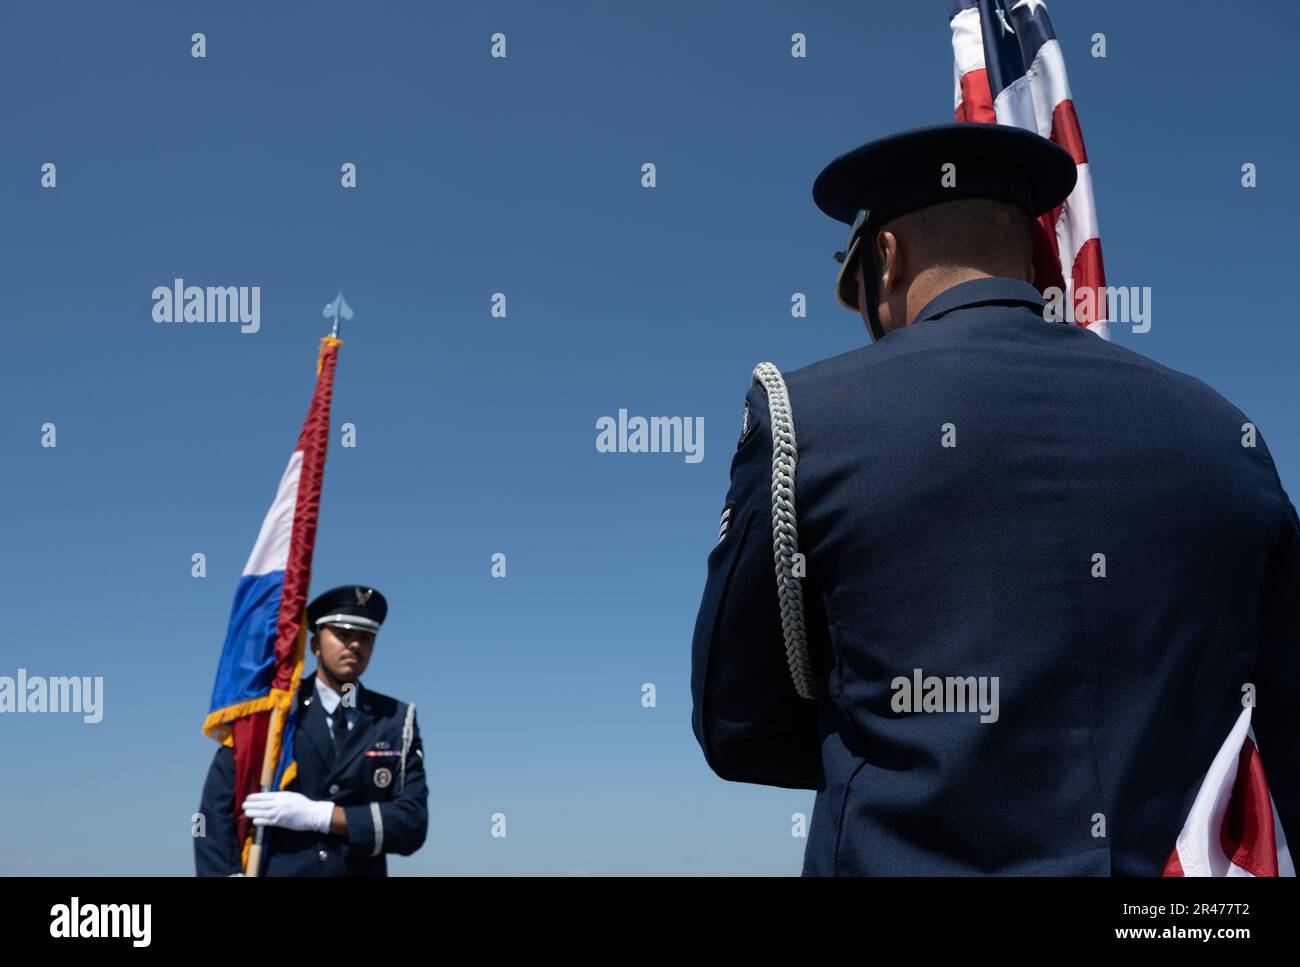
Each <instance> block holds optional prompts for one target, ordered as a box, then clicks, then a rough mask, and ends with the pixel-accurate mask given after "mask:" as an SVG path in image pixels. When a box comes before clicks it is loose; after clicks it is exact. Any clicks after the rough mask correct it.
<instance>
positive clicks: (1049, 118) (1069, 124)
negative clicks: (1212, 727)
mask: <svg viewBox="0 0 1300 967" xmlns="http://www.w3.org/2000/svg"><path fill="white" fill-rule="evenodd" d="M950 14H951V21H950V23H951V26H952V50H953V57H954V69H953V76H954V78H955V87H956V91H955V94H954V100H955V103H956V111H957V120H958V121H982V122H986V123H996V124H1012V125H1015V126H1016V127H1021V128H1026V129H1028V130H1030V131H1035V132H1037V133H1038V134H1040V135H1042V136H1043V137H1045V138H1051V139H1052V140H1053V141H1055V142H1056V143H1057V144H1059V145H1060V146H1061V147H1063V148H1065V150H1067V151H1069V152H1070V154H1071V156H1073V158H1074V161H1075V164H1077V165H1078V166H1079V180H1078V183H1077V184H1076V185H1075V187H1074V191H1073V192H1071V194H1070V197H1069V198H1067V199H1066V201H1065V203H1064V204H1063V205H1060V206H1059V207H1057V208H1056V209H1054V210H1053V211H1051V212H1048V213H1047V214H1046V215H1042V216H1040V217H1039V219H1038V223H1037V226H1036V238H1035V246H1034V249H1035V251H1034V277H1035V280H1036V282H1037V284H1038V287H1039V288H1040V289H1044V290H1045V289H1048V288H1050V287H1053V286H1055V287H1057V288H1059V289H1062V290H1063V291H1064V292H1066V293H1067V299H1069V300H1070V302H1071V304H1073V305H1074V306H1075V307H1076V308H1075V319H1076V321H1077V322H1078V324H1079V325H1085V326H1087V327H1088V328H1089V329H1091V330H1092V331H1093V332H1095V333H1097V334H1098V335H1100V336H1101V337H1102V338H1104V339H1109V338H1110V333H1109V328H1108V323H1107V320H1106V300H1105V298H1104V296H1102V297H1100V298H1098V297H1097V294H1099V293H1103V292H1104V290H1105V286H1106V273H1105V269H1104V268H1103V266H1102V261H1101V239H1100V238H1099V236H1098V232H1097V205H1096V201H1095V200H1094V199H1093V195H1092V175H1091V173H1090V171H1089V167H1088V154H1087V152H1086V151H1085V150H1084V147H1083V133H1082V132H1081V131H1080V130H1079V118H1078V115H1077V114H1076V113H1075V110H1074V100H1073V99H1072V98H1071V96H1070V84H1069V81H1068V80H1067V79H1066V76H1065V58H1064V57H1063V56H1062V54H1061V45H1060V43H1058V42H1057V40H1056V34H1055V33H1054V32H1053V31H1052V22H1051V20H1049V19H1048V16H1047V5H1046V4H1044V3H1043V0H952V2H951V7H950ZM1067 267H1068V272H1067V271H1065V269H1066V268H1067ZM1083 287H1088V288H1090V289H1091V290H1092V292H1093V293H1094V297H1093V298H1092V299H1084V300H1080V299H1079V298H1078V297H1076V295H1075V293H1076V292H1078V291H1079V290H1080V289H1082V288H1083ZM1090 313H1091V314H1090ZM1250 711H1251V710H1250V709H1249V708H1246V709H1243V710H1242V713H1241V715H1240V716H1239V717H1238V719H1237V722H1236V724H1235V725H1234V727H1233V729H1232V730H1231V732H1229V734H1228V736H1227V738H1226V739H1224V742H1223V745H1222V746H1221V747H1220V749H1219V751H1218V753H1217V754H1216V755H1215V758H1214V761H1213V762H1212V763H1211V764H1210V767H1209V769H1208V771H1207V772H1206V775H1205V778H1204V779H1203V780H1202V782H1201V786H1200V789H1199V791H1198V792H1197V796H1196V799H1195V801H1194V802H1193V804H1192V808H1191V810H1190V812H1189V813H1188V815H1187V819H1186V820H1185V821H1184V823H1183V828H1182V830H1181V831H1180V832H1179V833H1178V837H1177V840H1176V842H1175V843H1174V845H1173V848H1172V850H1171V851H1170V853H1169V859H1168V860H1167V862H1166V863H1165V867H1164V871H1163V875H1164V876H1295V866H1294V865H1293V862H1292V859H1291V855H1290V851H1289V849H1288V847H1287V842H1286V836H1285V835H1284V834H1283V832H1282V824H1281V822H1280V821H1279V819H1278V815H1277V809H1276V806H1275V805H1274V803H1273V798H1272V796H1271V795H1270V793H1269V789H1268V782H1267V780H1266V778H1265V775H1264V766H1263V763H1262V761H1261V758H1260V754H1259V750H1258V748H1257V747H1256V745H1255V741H1254V734H1253V733H1252V732H1251V728H1250Z"/></svg>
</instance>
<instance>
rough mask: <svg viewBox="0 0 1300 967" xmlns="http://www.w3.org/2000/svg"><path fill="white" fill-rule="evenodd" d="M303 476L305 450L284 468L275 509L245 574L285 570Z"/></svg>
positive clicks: (297, 452) (268, 514)
mask: <svg viewBox="0 0 1300 967" xmlns="http://www.w3.org/2000/svg"><path fill="white" fill-rule="evenodd" d="M301 475H302V451H301V450H295V451H294V453H293V456H291V457H290V458H289V465H288V466H287V467H285V468H284V476H283V477H281V478H280V486H279V487H277V488H276V491H275V500H274V502H273V503H272V504H271V509H270V510H268V511H267V512H266V517H264V518H263V519H262V529H261V530H260V531H258V533H257V542H256V543H255V544H254V545H253V552H252V553H251V554H249V555H248V563H247V564H245V565H244V571H243V573H244V576H245V577H248V576H251V575H254V574H269V573H270V572H272V571H283V570H284V569H285V567H286V566H287V565H288V563H289V541H290V539H291V538H292V537H293V511H294V507H295V506H296V505H297V503H298V478H299V477H300V476H301Z"/></svg>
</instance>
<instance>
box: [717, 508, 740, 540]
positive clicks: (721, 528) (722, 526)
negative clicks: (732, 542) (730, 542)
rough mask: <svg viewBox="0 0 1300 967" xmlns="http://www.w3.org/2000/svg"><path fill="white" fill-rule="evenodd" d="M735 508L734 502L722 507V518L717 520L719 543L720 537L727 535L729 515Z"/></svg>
mask: <svg viewBox="0 0 1300 967" xmlns="http://www.w3.org/2000/svg"><path fill="white" fill-rule="evenodd" d="M735 509H736V505H735V504H727V506H725V507H723V508H722V519H721V520H720V521H718V543H719V544H721V543H722V539H723V538H724V537H726V536H727V528H729V527H730V526H731V515H732V513H733V512H734V511H735Z"/></svg>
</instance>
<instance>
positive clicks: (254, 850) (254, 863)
mask: <svg viewBox="0 0 1300 967" xmlns="http://www.w3.org/2000/svg"><path fill="white" fill-rule="evenodd" d="M297 691H298V689H297V683H296V682H295V683H294V698H297ZM283 723H284V709H283V708H281V707H280V706H279V705H276V706H275V707H274V708H273V709H271V722H270V724H269V725H267V727H266V728H267V730H266V745H265V748H263V750H262V778H261V780H260V781H259V784H258V788H259V790H260V791H261V792H270V791H271V783H272V782H273V781H274V780H275V766H276V755H275V753H276V752H278V751H279V750H278V749H272V742H271V736H273V735H278V734H282V733H281V732H280V728H281V726H282V725H283ZM265 836H266V827H265V826H257V827H255V829H254V831H253V845H252V846H250V847H249V849H248V868H247V869H245V870H244V875H245V876H257V875H258V871H259V870H260V869H261V867H262V843H263V841H264V838H265Z"/></svg>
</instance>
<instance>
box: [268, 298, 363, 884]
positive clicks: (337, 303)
mask: <svg viewBox="0 0 1300 967" xmlns="http://www.w3.org/2000/svg"><path fill="white" fill-rule="evenodd" d="M322 315H324V316H325V318H326V319H329V318H331V317H333V320H334V325H333V327H332V328H331V330H330V338H332V339H336V340H337V339H338V336H339V320H340V319H341V318H342V319H351V318H352V307H351V306H349V305H348V303H347V300H346V299H344V298H343V293H342V291H340V292H339V294H338V295H337V296H336V297H335V299H334V301H333V302H331V303H330V304H329V305H327V306H326V307H325V309H324V311H323V312H322ZM319 372H320V367H319V364H318V365H317V373H318V374H319ZM306 627H307V616H306V614H305V613H304V614H303V615H302V616H301V617H300V624H299V626H298V628H299V632H298V633H299V636H300V638H299V647H300V648H301V646H302V638H303V637H305V634H306ZM297 701H298V679H297V675H295V676H294V681H293V684H292V685H291V686H290V689H289V701H288V703H284V704H280V703H277V704H276V705H275V706H274V707H273V708H272V709H271V720H270V722H269V723H268V725H267V732H266V743H265V745H264V746H263V748H262V775H261V778H260V780H259V783H258V788H259V789H260V790H261V791H262V792H271V791H272V790H271V784H272V783H273V782H275V772H276V768H277V767H278V766H279V758H280V752H281V750H279V749H276V748H275V747H274V745H275V744H274V743H273V742H272V741H271V737H272V736H275V735H279V736H281V737H283V735H284V732H283V727H284V717H285V714H286V713H287V710H288V709H289V708H290V707H291V706H292V705H293V704H294V703H296V702H297ZM266 830H267V827H266V826H257V827H255V829H254V831H253V842H252V844H251V845H250V846H249V849H248V864H247V866H246V867H245V869H244V875H245V876H257V875H259V873H260V872H261V868H262V852H263V847H264V845H265V841H266Z"/></svg>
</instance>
